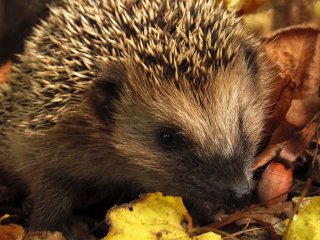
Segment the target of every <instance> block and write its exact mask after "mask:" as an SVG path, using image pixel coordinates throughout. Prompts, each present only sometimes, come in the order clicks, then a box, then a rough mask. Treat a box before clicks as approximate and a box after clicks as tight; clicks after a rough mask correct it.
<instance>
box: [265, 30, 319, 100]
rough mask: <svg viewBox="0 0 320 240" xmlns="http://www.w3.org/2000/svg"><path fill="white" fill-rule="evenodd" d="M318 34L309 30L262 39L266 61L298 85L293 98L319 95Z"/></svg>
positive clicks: (278, 33)
mask: <svg viewBox="0 0 320 240" xmlns="http://www.w3.org/2000/svg"><path fill="white" fill-rule="evenodd" d="M319 33H320V30H319V29H317V28H315V27H311V26H293V27H290V28H285V29H281V30H279V31H276V32H275V33H273V34H272V35H271V36H270V37H268V38H266V39H265V44H266V51H267V54H268V56H269V58H270V59H271V60H272V62H274V63H275V64H276V65H277V66H278V67H279V68H280V69H281V72H282V73H284V74H287V75H289V76H290V77H291V78H292V79H293V81H294V82H296V84H297V88H296V91H295V94H294V98H304V97H307V96H311V95H316V96H317V95H318V92H319V87H320V67H319V66H320V38H319V36H320V35H319Z"/></svg>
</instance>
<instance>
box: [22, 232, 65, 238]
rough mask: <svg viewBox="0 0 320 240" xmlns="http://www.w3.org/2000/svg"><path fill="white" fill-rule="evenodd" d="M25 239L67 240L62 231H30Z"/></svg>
mask: <svg viewBox="0 0 320 240" xmlns="http://www.w3.org/2000/svg"><path fill="white" fill-rule="evenodd" d="M23 240H65V238H64V237H63V236H62V233H60V232H28V233H27V234H26V236H25V237H24V238H23Z"/></svg>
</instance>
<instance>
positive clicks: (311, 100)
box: [255, 26, 320, 168]
mask: <svg viewBox="0 0 320 240" xmlns="http://www.w3.org/2000/svg"><path fill="white" fill-rule="evenodd" d="M319 33H320V31H319V29H316V28H314V27H310V26H294V27H291V28H286V29H282V30H279V31H277V32H275V33H273V34H272V35H271V36H270V37H268V38H265V39H264V41H265V48H266V52H267V55H268V56H269V58H270V59H271V61H272V62H273V63H274V64H275V65H276V68H279V76H278V78H282V83H283V84H284V86H285V83H286V81H285V79H286V78H287V79H292V80H293V81H294V82H295V84H296V87H294V85H288V87H287V88H283V86H280V87H277V82H276V89H275V91H274V94H273V96H272V102H275V107H274V108H273V109H271V110H272V111H273V115H272V116H271V118H270V120H269V121H268V123H267V124H266V127H265V128H266V132H267V133H272V136H271V138H270V139H269V143H268V146H267V147H266V148H265V149H264V151H263V152H262V153H261V154H260V155H259V156H258V157H257V161H256V164H255V168H258V167H261V166H263V165H264V164H265V163H267V162H269V161H270V160H271V159H272V158H273V157H275V155H276V150H277V149H279V147H281V144H282V143H283V142H286V141H288V140H290V138H291V137H293V136H294V135H295V134H297V133H296V132H297V131H299V130H301V129H303V128H304V127H305V125H306V124H307V123H308V122H309V121H310V120H311V119H312V118H313V117H314V115H315V114H316V113H317V112H319V111H320V98H319V89H320V67H319V66H320V38H319V36H320V34H319ZM287 81H288V80H287ZM278 82H281V81H279V80H278ZM277 88H278V89H277ZM279 89H280V91H279ZM282 89H283V90H285V91H287V92H284V93H281V90H282ZM281 94H282V95H281ZM277 96H280V97H278V100H277ZM288 107H290V109H289V111H288V112H286V111H287V110H288V109H287V108H288ZM283 114H286V116H285V118H284V117H283V116H284V115H283ZM302 142H306V141H302ZM300 143H301V142H300ZM302 145H303V146H306V144H302ZM303 150H304V149H302V148H300V149H299V153H301V152H302V151H303ZM286 153H288V152H286ZM295 158H296V157H295Z"/></svg>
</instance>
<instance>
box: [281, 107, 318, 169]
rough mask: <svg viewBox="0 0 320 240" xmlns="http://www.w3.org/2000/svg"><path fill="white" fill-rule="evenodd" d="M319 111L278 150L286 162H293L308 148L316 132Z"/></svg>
mask: <svg viewBox="0 0 320 240" xmlns="http://www.w3.org/2000/svg"><path fill="white" fill-rule="evenodd" d="M319 120H320V113H319V114H317V116H316V117H315V118H314V119H313V121H311V122H309V123H308V124H307V125H306V126H305V127H304V128H303V129H302V130H301V131H297V132H294V134H293V135H292V137H291V138H290V140H289V141H287V142H286V143H285V145H284V147H283V148H282V149H281V151H280V152H279V156H280V157H281V158H282V159H283V160H285V161H286V162H288V163H293V162H295V161H296V159H297V158H298V157H299V156H301V154H302V153H303V152H304V151H305V150H306V149H307V148H308V146H309V144H310V142H311V140H312V138H313V137H314V136H315V134H316V132H317V127H318V124H319V123H318V122H319Z"/></svg>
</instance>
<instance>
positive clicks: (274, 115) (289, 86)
mask: <svg viewBox="0 0 320 240" xmlns="http://www.w3.org/2000/svg"><path fill="white" fill-rule="evenodd" d="M279 71H280V70H279V69H277V67H276V66H274V72H278V75H277V77H276V79H275V80H274V89H273V91H272V94H271V97H270V102H271V103H272V105H271V106H270V109H269V110H268V111H269V112H270V113H271V115H270V116H269V118H268V119H267V123H266V127H265V132H266V134H271V133H272V132H273V131H274V130H275V129H276V128H277V127H278V126H279V125H280V124H281V123H282V122H283V121H284V119H285V118H286V114H287V112H288V110H289V108H290V106H291V101H292V95H293V91H294V89H295V87H296V84H295V83H294V82H293V81H292V79H291V78H290V76H288V75H286V74H283V73H281V72H279Z"/></svg>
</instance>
